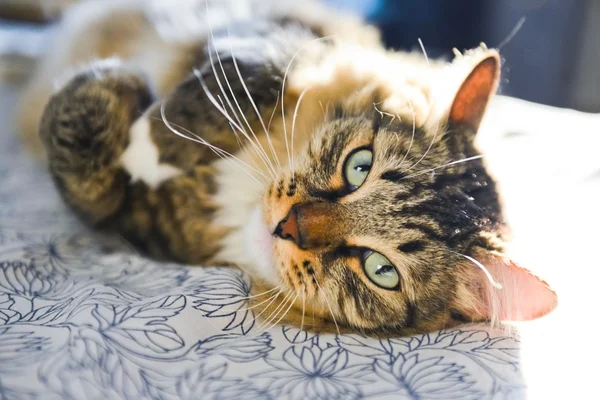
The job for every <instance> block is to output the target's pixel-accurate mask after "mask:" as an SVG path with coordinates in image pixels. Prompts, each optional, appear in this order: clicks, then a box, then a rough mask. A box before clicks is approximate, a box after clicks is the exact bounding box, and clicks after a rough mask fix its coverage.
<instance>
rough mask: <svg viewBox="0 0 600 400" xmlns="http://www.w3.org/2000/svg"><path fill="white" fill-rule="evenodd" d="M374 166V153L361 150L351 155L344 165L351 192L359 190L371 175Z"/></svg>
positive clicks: (345, 176)
mask: <svg viewBox="0 0 600 400" xmlns="http://www.w3.org/2000/svg"><path fill="white" fill-rule="evenodd" d="M372 164H373V152H372V151H371V150H369V149H359V150H355V151H354V152H352V153H350V155H349V156H348V158H347V159H346V163H345V164H344V178H345V179H346V182H347V183H348V186H349V187H350V189H351V190H356V189H358V188H359V187H360V186H361V185H362V184H363V183H364V181H365V180H366V179H367V175H369V171H370V170H371V165H372Z"/></svg>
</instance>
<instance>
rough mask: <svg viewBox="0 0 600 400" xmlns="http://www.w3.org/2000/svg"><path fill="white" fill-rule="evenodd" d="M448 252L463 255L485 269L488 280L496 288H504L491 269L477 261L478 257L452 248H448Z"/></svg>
mask: <svg viewBox="0 0 600 400" xmlns="http://www.w3.org/2000/svg"><path fill="white" fill-rule="evenodd" d="M448 252H450V253H453V254H456V255H457V256H461V257H464V258H466V259H467V260H469V261H471V262H472V263H473V264H475V265H476V266H477V267H478V268H479V269H481V270H482V271H483V273H484V274H485V276H486V278H487V279H488V281H489V282H490V284H491V285H492V286H493V287H495V288H496V289H502V284H500V283H498V282H496V281H495V280H494V277H493V276H492V274H490V271H488V269H487V268H486V267H485V265H483V264H482V263H480V262H479V261H477V260H476V259H474V258H473V257H470V256H468V255H466V254H462V253H457V252H456V251H452V250H448Z"/></svg>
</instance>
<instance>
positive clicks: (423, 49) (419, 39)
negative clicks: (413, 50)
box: [417, 38, 431, 66]
mask: <svg viewBox="0 0 600 400" xmlns="http://www.w3.org/2000/svg"><path fill="white" fill-rule="evenodd" d="M417 40H418V41H419V46H421V50H422V51H423V55H424V56H425V61H427V65H429V66H431V64H429V57H427V52H426V51H425V46H423V41H422V40H421V38H418V39H417Z"/></svg>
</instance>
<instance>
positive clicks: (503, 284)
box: [457, 253, 558, 323]
mask: <svg viewBox="0 0 600 400" xmlns="http://www.w3.org/2000/svg"><path fill="white" fill-rule="evenodd" d="M468 258H469V259H470V261H471V262H470V263H468V264H466V265H465V267H466V271H467V274H466V278H467V279H466V280H465V283H464V285H465V287H464V288H463V290H465V292H463V293H460V291H459V293H458V296H459V299H458V300H457V308H458V311H460V312H461V313H462V314H463V315H464V316H467V317H468V318H469V319H471V320H481V319H486V320H490V321H492V323H495V322H497V321H529V320H532V319H536V318H539V317H542V316H544V315H546V314H548V313H550V312H551V311H552V310H554V309H555V308H556V306H557V304H558V297H557V295H556V292H554V291H553V290H552V289H551V288H550V286H549V285H548V284H547V283H546V282H544V281H543V280H542V279H540V278H539V277H537V276H536V275H534V274H533V273H532V272H530V271H529V270H527V269H525V268H523V267H522V266H520V265H518V264H517V263H515V262H514V261H513V260H511V259H509V258H507V257H505V256H503V255H501V254H497V253H489V254H486V255H485V256H483V257H479V260H475V259H472V258H470V257H468Z"/></svg>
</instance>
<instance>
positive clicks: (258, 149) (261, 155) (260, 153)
mask: <svg viewBox="0 0 600 400" xmlns="http://www.w3.org/2000/svg"><path fill="white" fill-rule="evenodd" d="M215 52H216V50H215ZM216 54H217V59H218V62H219V65H220V66H221V72H222V73H223V77H224V78H225V82H226V84H227V86H228V87H229V91H230V93H231V96H232V97H233V101H234V102H235V104H236V105H237V108H238V110H239V112H240V114H241V115H242V118H243V119H244V121H245V122H246V125H247V126H248V127H249V128H250V130H251V132H252V135H253V136H254V138H256V135H255V134H254V131H252V128H251V127H250V124H249V123H248V120H247V119H246V117H245V115H244V113H243V111H242V110H241V107H240V106H239V103H238V101H237V99H236V97H235V94H234V93H233V89H232V88H231V85H230V83H229V79H228V78H227V75H226V74H225V70H224V68H223V64H222V63H221V58H220V57H219V54H218V52H216ZM209 58H210V62H211V66H212V68H213V73H214V75H215V80H216V81H217V85H218V86H219V88H220V90H221V92H222V94H223V97H224V98H225V101H226V103H227V105H228V106H229V109H230V110H231V112H232V113H233V115H234V117H235V119H236V121H237V124H234V123H233V121H232V120H231V117H229V118H228V119H229V124H230V126H234V127H235V128H236V129H238V130H239V131H240V132H241V133H242V134H243V135H244V137H245V138H246V139H247V140H248V141H249V142H250V144H251V145H252V148H253V150H254V151H255V152H256V153H257V154H258V156H259V158H260V159H261V161H262V162H263V164H264V165H265V166H266V167H267V170H268V171H269V173H270V175H271V177H272V178H274V177H275V172H274V169H273V167H272V164H271V162H270V160H269V158H268V156H267V155H266V153H264V150H263V149H262V147H261V146H260V144H257V142H258V140H256V142H255V141H254V140H253V139H252V138H251V137H250V135H248V133H247V132H246V129H245V128H244V127H243V124H242V122H241V121H240V119H239V117H238V114H237V113H236V111H235V110H234V108H233V105H232V104H231V101H230V100H229V96H227V94H226V93H225V90H224V88H223V86H222V84H221V80H220V79H219V77H218V73H217V72H216V70H215V68H214V65H213V64H212V63H213V59H212V55H211V54H210V52H209ZM194 74H196V76H197V77H198V76H199V75H200V76H201V73H200V72H199V71H197V70H195V71H194ZM219 100H221V104H223V100H222V99H221V97H220V96H219ZM222 110H225V106H224V104H223V105H222ZM221 112H222V111H221ZM225 112H227V111H225ZM227 114H228V115H229V113H227ZM223 115H225V114H223ZM234 133H235V130H234ZM236 136H237V135H236Z"/></svg>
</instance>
